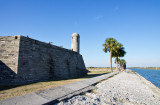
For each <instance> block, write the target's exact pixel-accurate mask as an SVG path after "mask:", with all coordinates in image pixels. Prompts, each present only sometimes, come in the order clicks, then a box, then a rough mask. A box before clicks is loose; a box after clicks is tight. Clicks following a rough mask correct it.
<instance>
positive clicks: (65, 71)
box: [0, 36, 86, 84]
mask: <svg viewBox="0 0 160 105" xmlns="http://www.w3.org/2000/svg"><path fill="white" fill-rule="evenodd" d="M0 46H1V47H0V52H1V53H0V83H7V84H8V83H9V82H10V83H14V84H16V83H26V82H35V81H39V80H47V79H59V78H71V77H78V76H82V75H85V74H86V68H85V64H84V61H83V58H82V55H80V54H78V53H77V52H74V51H71V50H68V49H64V48H61V47H57V46H54V45H51V44H50V43H44V42H41V41H38V40H34V39H31V38H28V37H24V36H7V37H0Z"/></svg>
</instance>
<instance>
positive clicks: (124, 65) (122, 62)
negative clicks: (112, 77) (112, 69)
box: [120, 59, 127, 70]
mask: <svg viewBox="0 0 160 105" xmlns="http://www.w3.org/2000/svg"><path fill="white" fill-rule="evenodd" d="M126 63H127V62H126V61H125V60H124V59H121V60H120V67H121V69H123V70H124V69H126Z"/></svg>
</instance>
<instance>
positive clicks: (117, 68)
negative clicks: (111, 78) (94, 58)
mask: <svg viewBox="0 0 160 105" xmlns="http://www.w3.org/2000/svg"><path fill="white" fill-rule="evenodd" d="M116 70H117V71H118V57H116Z"/></svg>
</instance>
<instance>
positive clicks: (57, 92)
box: [0, 72, 118, 105]
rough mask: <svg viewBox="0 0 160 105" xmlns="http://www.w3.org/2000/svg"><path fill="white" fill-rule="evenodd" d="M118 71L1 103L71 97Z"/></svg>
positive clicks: (33, 103) (34, 103)
mask: <svg viewBox="0 0 160 105" xmlns="http://www.w3.org/2000/svg"><path fill="white" fill-rule="evenodd" d="M117 73H118V72H113V73H109V74H104V75H101V76H97V77H93V78H90V79H86V80H83V81H79V82H75V83H71V84H67V85H63V86H58V87H53V88H50V89H46V90H42V91H38V92H35V93H30V94H26V95H22V96H17V97H13V98H10V99H6V100H2V101H0V105H42V104H43V105H48V104H53V103H56V102H58V101H61V100H63V99H66V98H70V97H72V96H74V95H77V94H80V93H82V92H86V91H88V90H91V89H94V88H95V87H94V86H93V84H95V83H97V82H99V81H101V80H104V79H107V78H109V77H111V76H113V75H115V74H117Z"/></svg>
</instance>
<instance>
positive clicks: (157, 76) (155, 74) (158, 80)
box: [129, 68, 160, 88]
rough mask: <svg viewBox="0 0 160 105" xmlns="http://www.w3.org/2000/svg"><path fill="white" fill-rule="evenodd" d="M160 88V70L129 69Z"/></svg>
mask: <svg viewBox="0 0 160 105" xmlns="http://www.w3.org/2000/svg"><path fill="white" fill-rule="evenodd" d="M129 69H130V70H134V71H135V72H136V73H138V74H139V75H141V76H143V77H144V78H145V79H147V80H148V81H150V82H152V84H154V85H155V86H157V87H158V88H160V70H152V69H139V68H129Z"/></svg>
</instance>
